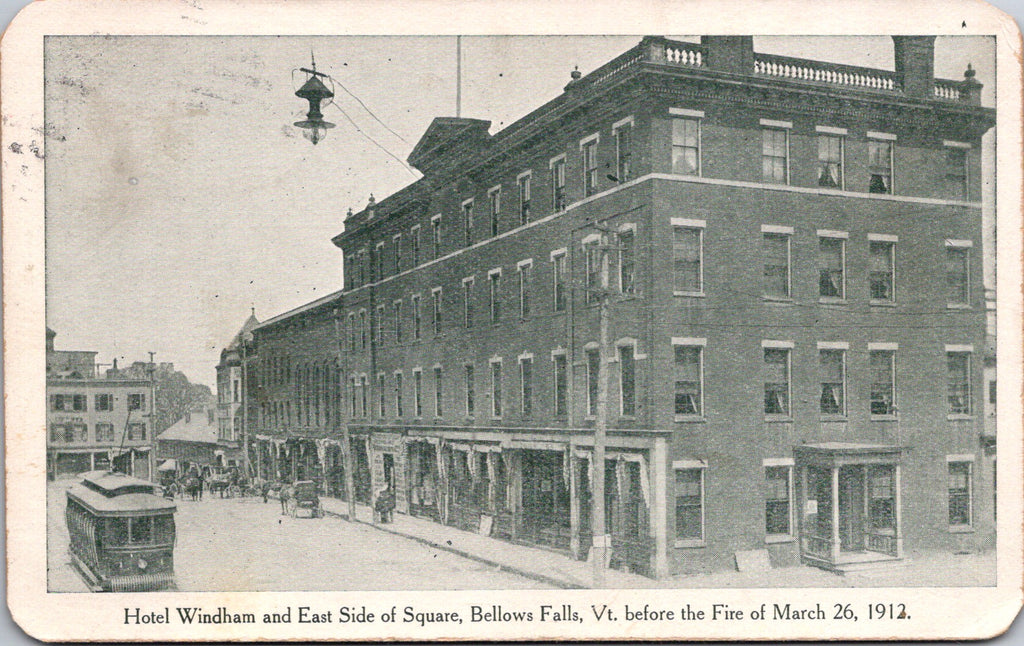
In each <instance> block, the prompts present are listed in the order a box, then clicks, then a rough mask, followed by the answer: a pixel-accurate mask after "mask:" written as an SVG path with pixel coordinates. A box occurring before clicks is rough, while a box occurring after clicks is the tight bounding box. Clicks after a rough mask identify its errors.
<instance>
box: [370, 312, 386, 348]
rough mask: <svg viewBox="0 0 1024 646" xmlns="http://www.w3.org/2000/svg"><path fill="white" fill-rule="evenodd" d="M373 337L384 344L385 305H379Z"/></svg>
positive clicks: (374, 322)
mask: <svg viewBox="0 0 1024 646" xmlns="http://www.w3.org/2000/svg"><path fill="white" fill-rule="evenodd" d="M373 330H374V335H373V338H374V339H376V341H377V343H378V344H380V345H383V344H384V306H383V305H378V306H377V316H376V318H375V319H374V321H373Z"/></svg>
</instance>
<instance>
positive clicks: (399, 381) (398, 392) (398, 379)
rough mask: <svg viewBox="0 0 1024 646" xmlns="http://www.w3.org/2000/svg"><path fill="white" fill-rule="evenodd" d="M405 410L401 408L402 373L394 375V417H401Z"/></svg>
mask: <svg viewBox="0 0 1024 646" xmlns="http://www.w3.org/2000/svg"><path fill="white" fill-rule="evenodd" d="M404 415H405V408H404V407H403V406H402V373H400V372H396V373H395V417H403V416H404Z"/></svg>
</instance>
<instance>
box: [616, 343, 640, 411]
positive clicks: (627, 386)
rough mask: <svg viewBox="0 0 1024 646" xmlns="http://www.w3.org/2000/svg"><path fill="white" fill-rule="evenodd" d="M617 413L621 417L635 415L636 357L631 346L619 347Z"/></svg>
mask: <svg viewBox="0 0 1024 646" xmlns="http://www.w3.org/2000/svg"><path fill="white" fill-rule="evenodd" d="M619 392H620V399H619V411H620V413H621V414H622V416H623V417H634V416H635V415H636V356H635V354H634V352H633V346H631V345H624V346H620V347H619Z"/></svg>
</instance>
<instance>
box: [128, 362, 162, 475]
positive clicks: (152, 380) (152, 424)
mask: <svg viewBox="0 0 1024 646" xmlns="http://www.w3.org/2000/svg"><path fill="white" fill-rule="evenodd" d="M155 355H156V353H155V352H152V351H150V352H149V440H150V442H151V443H152V445H151V447H150V449H149V479H150V480H152V479H153V471H154V469H155V467H156V364H155V363H153V357H154V356H155ZM129 458H130V459H131V460H132V474H133V475H134V473H135V455H134V452H133V453H132V454H131V455H129Z"/></svg>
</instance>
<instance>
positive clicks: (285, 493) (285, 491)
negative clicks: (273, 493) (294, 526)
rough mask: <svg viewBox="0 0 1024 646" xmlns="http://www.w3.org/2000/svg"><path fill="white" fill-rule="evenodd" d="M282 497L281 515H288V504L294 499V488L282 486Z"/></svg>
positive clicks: (280, 494)
mask: <svg viewBox="0 0 1024 646" xmlns="http://www.w3.org/2000/svg"><path fill="white" fill-rule="evenodd" d="M278 495H279V496H280V497H281V513H282V514H287V513H288V511H289V510H288V502H289V501H290V500H291V498H292V487H291V485H288V484H286V485H281V492H280V493H279V494H278Z"/></svg>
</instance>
